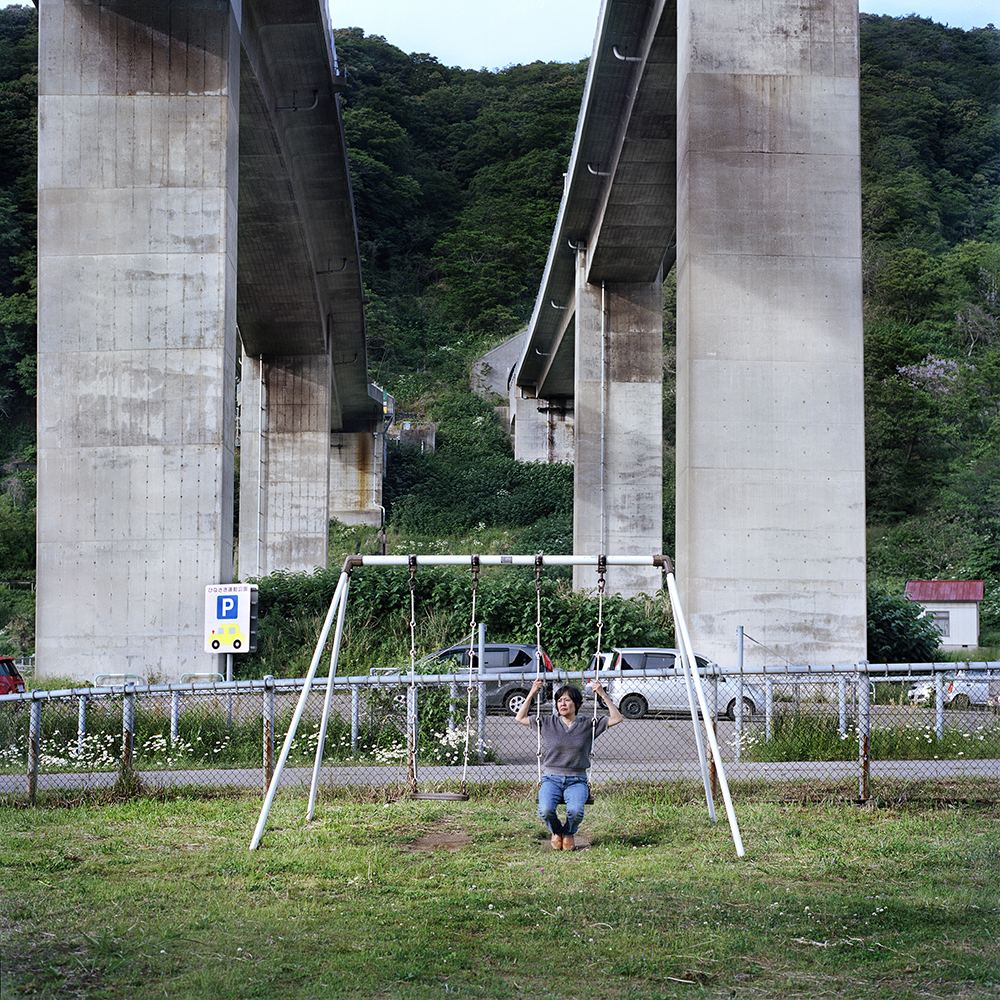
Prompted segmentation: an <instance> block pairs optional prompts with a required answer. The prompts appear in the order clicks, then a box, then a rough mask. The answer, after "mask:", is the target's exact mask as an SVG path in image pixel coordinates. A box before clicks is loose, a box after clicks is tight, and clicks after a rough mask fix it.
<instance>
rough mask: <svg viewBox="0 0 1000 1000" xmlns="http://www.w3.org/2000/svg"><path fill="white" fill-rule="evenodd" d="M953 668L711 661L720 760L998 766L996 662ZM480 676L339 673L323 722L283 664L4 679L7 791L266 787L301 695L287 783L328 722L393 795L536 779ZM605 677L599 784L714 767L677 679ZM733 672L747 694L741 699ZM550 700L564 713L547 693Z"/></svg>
mask: <svg viewBox="0 0 1000 1000" xmlns="http://www.w3.org/2000/svg"><path fill="white" fill-rule="evenodd" d="M956 667H957V665H956V664H911V665H890V666H883V667H880V668H878V670H876V669H875V668H874V667H868V666H867V665H865V664H861V665H859V666H852V667H846V668H836V667H832V668H815V667H801V668H787V669H782V670H780V671H778V670H773V669H767V670H758V671H754V672H749V671H747V672H745V673H744V674H743V675H742V676H741V677H739V678H738V679H735V678H734V677H733V676H732V675H730V676H729V677H727V678H726V679H725V680H723V681H720V680H719V679H718V678H717V677H715V676H713V675H712V674H711V673H708V674H706V675H705V677H704V681H705V683H704V690H705V694H706V701H707V704H708V708H709V715H710V716H711V715H712V714H715V715H716V717H715V718H714V720H713V722H712V725H713V727H714V734H715V737H716V742H717V744H718V747H719V749H720V758H721V764H722V765H723V767H724V771H725V776H726V777H727V779H728V781H729V782H730V783H732V782H733V781H739V780H741V779H757V780H765V781H773V782H783V781H810V782H817V781H822V782H839V783H841V784H843V783H844V782H845V781H846V782H850V783H851V784H852V785H854V786H856V787H857V791H858V796H859V798H862V799H865V798H867V797H868V796H869V795H870V794H872V793H873V791H877V786H878V782H879V781H880V780H882V779H889V778H891V779H904V780H907V779H912V780H919V779H927V778H937V779H942V778H945V779H952V778H989V779H1000V716H998V715H997V714H996V711H997V697H998V695H1000V663H984V664H968V665H962V668H961V669H956ZM550 676H552V677H553V678H555V684H554V686H557V685H558V683H560V682H562V681H564V680H568V681H569V682H571V683H576V684H578V685H581V686H583V681H584V678H583V677H582V675H580V674H569V675H567V674H564V673H561V672H555V673H553V674H552V675H550ZM517 678H521V679H522V680H523V682H524V686H525V689H527V688H528V687H530V685H531V682H532V681H533V680H534V675H533V674H532V675H521V674H518V673H516V672H512V673H510V674H506V675H502V676H499V677H496V676H491V678H490V682H491V683H493V682H498V681H503V680H507V681H510V680H513V679H517ZM468 680H469V678H468V676H467V675H463V674H461V673H456V674H450V675H449V674H438V675H417V676H415V677H413V678H410V677H408V676H406V677H402V678H401V677H399V676H398V675H396V676H394V677H352V678H337V680H336V682H335V684H334V686H333V689H332V690H331V692H330V699H329V706H328V709H327V711H326V716H327V724H326V728H325V732H323V720H324V714H325V709H326V700H327V690H326V689H327V682H326V680H317V681H315V682H314V683H313V684H312V685H311V687H310V688H309V690H308V692H307V693H306V694H305V696H304V698H303V694H302V692H303V682H302V681H301V680H274V679H273V678H265V679H264V680H261V681H238V682H233V683H197V682H192V683H186V684H168V685H150V686H140V685H132V684H128V685H121V686H116V685H110V686H107V687H101V688H98V687H87V688H79V689H73V690H65V691H32V692H29V693H28V694H27V695H6V696H3V697H0V795H3V796H4V797H5V798H6V799H7V800H8V801H11V800H27V801H33V800H34V799H35V798H36V796H37V795H38V794H39V793H40V792H50V791H51V792H60V793H68V794H73V793H79V792H81V791H86V790H95V789H100V788H112V787H113V786H115V785H116V783H119V782H122V781H126V780H127V781H130V782H134V783H137V785H136V787H141V788H145V789H147V790H150V789H156V788H182V787H188V788H192V787H196V788H212V789H222V788H232V787H239V788H255V789H258V790H259V791H260V792H261V793H262V794H263V793H264V792H265V791H266V789H267V786H268V783H269V782H270V780H271V778H272V775H273V774H274V771H275V762H276V761H278V760H280V759H281V757H282V754H283V750H284V744H285V741H286V737H287V734H288V731H289V727H290V723H291V721H292V719H293V718H294V716H295V715H296V709H297V706H298V705H299V701H300V699H303V700H302V705H301V712H300V713H299V714H300V718H299V722H298V725H297V727H296V730H295V732H294V734H293V735H292V736H291V737H290V738H289V742H288V748H287V755H286V756H285V760H284V762H283V767H282V768H281V773H280V776H279V786H278V787H279V788H284V787H289V786H290V787H294V786H297V785H298V786H303V787H309V786H310V784H311V782H312V779H313V770H314V767H315V764H316V751H317V747H318V744H319V741H320V738H321V732H322V733H323V757H322V761H321V763H320V767H319V773H318V782H319V784H320V785H321V786H322V785H354V786H362V787H367V788H371V789H373V790H377V791H378V794H380V795H387V796H388V795H393V794H403V793H405V792H407V791H408V790H409V791H412V790H413V788H414V783H416V787H418V788H419V789H420V790H421V791H428V792H438V791H439V792H441V793H445V792H448V791H449V790H451V791H454V790H457V789H460V788H461V787H462V786H464V785H466V784H470V785H472V784H484V783H492V782H496V781H534V780H535V779H536V777H537V775H538V768H539V765H538V761H539V756H538V751H539V746H538V739H537V731H536V728H535V727H531V726H529V727H528V728H525V727H524V726H522V725H520V724H519V723H518V722H517V721H516V719H515V718H514V717H513V715H511V714H510V712H509V711H506V710H504V709H494V708H493V707H489V709H488V710H487V702H488V699H487V697H486V696H485V694H486V682H482V683H480V682H476V683H473V684H472V685H471V686H470V685H469V683H468ZM602 683H603V684H604V685H605V687H606V688H607V689H608V690H609V692H610V694H611V695H612V697H614V698H615V700H616V703H618V704H619V705H620V706H621V709H622V711H623V713H624V714H625V715H626V720H625V722H624V723H623V724H622V725H619V726H616V727H614V728H612V729H609V730H608V731H607V732H606V733H605V734H603V735H602V736H601V737H600V738H599V739H598V740H597V742H596V744H595V747H594V753H593V767H592V770H591V781H592V783H594V784H595V785H597V786H599V785H600V784H601V783H602V782H619V781H628V780H634V781H671V780H680V779H700V778H702V777H703V774H704V772H703V769H702V765H701V755H700V753H699V743H700V744H701V745H702V747H704V746H705V743H706V741H705V736H707V733H706V732H705V730H704V723H703V722H701V721H699V723H698V730H697V732H696V729H695V726H694V725H693V724H692V719H691V714H690V710H689V709H688V710H680V711H679V710H678V708H677V705H676V704H675V703H671V702H670V697H672V696H667V695H664V694H663V689H664V688H665V686H667V685H668V684H676V680H675V679H668V678H666V677H664V675H663V672H662V671H656V670H649V671H637V672H632V674H631V675H630V676H628V678H627V682H626V679H623V678H621V677H620V676H614V675H609V676H608V677H607V678H605V677H603V676H602ZM734 684H735V685H737V688H736V690H738V691H739V692H741V695H742V697H740V698H739V699H735V698H732V697H729V694H731V693H732V690H733V688H732V685H734ZM724 685H725V688H724ZM411 689H412V694H410V692H411ZM626 689H627V692H628V693H627V694H622V692H625V691H626ZM727 692H728V693H727ZM636 697H638V698H639V700H636ZM685 698H686V694H685ZM593 705H594V702H593V700H592V698H587V699H586V700H585V701H584V705H583V708H582V709H581V714H582V715H583V716H584V717H586V718H588V719H589V718H591V717H592V714H593V711H594V709H593ZM665 705H666V706H667V707H666V708H664V706H665ZM537 708H539V709H540V710H541V711H552V702H551V698H549V700H547V701H545V702H543V703H541V704H540V706H537ZM713 708H715V709H716V711H715V713H713ZM535 710H536V708H535V707H533V711H535ZM600 711H602V712H603V711H604V709H603V708H602V709H600ZM699 718H700V715H699ZM409 733H413V734H415V735H414V736H413V738H412V739H409V738H408V734H409ZM699 736H700V737H701V738H700V739H699ZM703 753H705V755H706V756H709V757H710V755H709V754H708V752H707V749H705V750H703ZM709 763H710V765H711V766H712V768H714V767H715V765H714V762H712V761H711V760H710V761H709Z"/></svg>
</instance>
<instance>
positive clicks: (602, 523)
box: [573, 250, 663, 596]
mask: <svg viewBox="0 0 1000 1000" xmlns="http://www.w3.org/2000/svg"><path fill="white" fill-rule="evenodd" d="M586 257H587V253H586V251H585V250H580V251H577V283H576V388H575V401H576V402H575V424H576V427H575V430H576V440H575V455H574V479H573V551H574V553H576V554H581V555H597V554H600V553H607V552H614V553H617V554H619V555H649V554H651V553H657V552H659V551H660V549H661V548H662V545H663V419H662V412H663V275H662V273H661V274H659V275H658V276H657V278H656V279H655V280H654V281H652V282H639V283H615V284H611V283H606V284H603V285H593V284H590V283H588V282H587V280H586V273H587V259H586ZM596 583H597V580H596V577H595V575H594V572H593V570H592V569H591V568H589V567H581V566H577V567H574V569H573V586H574V587H575V588H580V589H585V588H591V587H594V586H596ZM661 586H662V581H661V579H660V574H659V571H658V570H655V569H653V568H649V567H626V566H614V567H611V568H610V569H609V570H608V574H607V588H608V591H609V592H612V593H620V594H624V595H626V596H632V595H634V594H637V593H649V592H651V591H655V590H658V589H659V588H660V587H661Z"/></svg>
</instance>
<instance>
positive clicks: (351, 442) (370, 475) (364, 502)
mask: <svg viewBox="0 0 1000 1000" xmlns="http://www.w3.org/2000/svg"><path fill="white" fill-rule="evenodd" d="M384 459H385V435H384V434H383V433H382V427H381V424H376V423H374V422H372V426H371V430H370V431H367V432H365V431H335V432H334V433H333V434H331V435H330V517H331V518H336V519H337V520H338V521H340V522H341V524H352V525H353V524H368V525H372V526H373V527H378V526H379V525H380V524H381V523H382V521H383V520H384V511H383V508H382V478H383V475H384Z"/></svg>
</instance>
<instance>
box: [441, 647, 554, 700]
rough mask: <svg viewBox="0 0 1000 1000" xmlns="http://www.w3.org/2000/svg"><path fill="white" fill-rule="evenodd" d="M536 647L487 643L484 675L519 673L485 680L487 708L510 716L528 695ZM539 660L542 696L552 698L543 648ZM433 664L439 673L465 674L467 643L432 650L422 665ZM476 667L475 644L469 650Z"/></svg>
mask: <svg viewBox="0 0 1000 1000" xmlns="http://www.w3.org/2000/svg"><path fill="white" fill-rule="evenodd" d="M535 653H536V649H535V647H534V646H528V645H523V644H521V643H501V642H488V643H486V646H485V648H484V654H485V659H484V661H483V670H482V672H483V673H484V674H515V673H520V675H521V676H520V677H519V678H516V679H508V680H490V681H487V683H486V707H487V708H489V709H503V710H505V711H507V712H509V713H510V714H511V715H517V712H518V709H520V707H521V705H523V704H524V699H525V698H527V696H528V688H530V687H531V684H532V682H533V681H534V679H535V676H536V664H535ZM541 654H542V661H541V663H540V664H539V665H538V667H537V671H538V672H540V673H541V674H542V676H545V677H546V680H547V683H546V685H545V687H544V688H543V689H542V695H543V698H544V699H549V698H551V697H552V683H551V681H548V677H551V675H552V661H551V660H550V659H549V657H548V654H547V653H546V652H545V650H544V649H543V650H541ZM431 663H433V664H435V666H436V669H437V670H438V671H439V672H440V673H447V672H449V671H454V672H455V673H458V674H464V673H467V672H468V670H469V644H468V643H465V644H463V645H457V646H449V647H448V648H447V649H439V650H438V651H437V652H436V653H432V654H431V655H430V656H428V657H425V659H424V660H423V661H422V666H426V665H428V664H431ZM478 670H479V649H478V647H477V646H474V647H473V650H472V671H473V673H477V672H478Z"/></svg>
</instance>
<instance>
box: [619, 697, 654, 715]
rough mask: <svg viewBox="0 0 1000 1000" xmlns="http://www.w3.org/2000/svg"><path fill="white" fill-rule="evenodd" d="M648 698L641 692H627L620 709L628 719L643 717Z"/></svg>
mask: <svg viewBox="0 0 1000 1000" xmlns="http://www.w3.org/2000/svg"><path fill="white" fill-rule="evenodd" d="M647 707H648V706H647V705H646V699H645V698H643V697H642V695H640V694H627V695H625V697H624V698H622V700H621V704H620V705H619V706H618V711H619V712H621V713H622V715H624V716H625V718H626V719H641V718H642V717H643V716H644V715H645V714H646V709H647Z"/></svg>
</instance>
